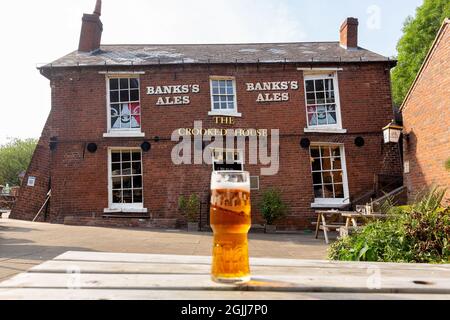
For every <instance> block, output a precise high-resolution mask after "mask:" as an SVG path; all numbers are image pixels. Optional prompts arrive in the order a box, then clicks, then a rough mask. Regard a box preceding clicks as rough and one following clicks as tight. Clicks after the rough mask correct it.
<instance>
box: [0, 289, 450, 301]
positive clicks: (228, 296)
mask: <svg viewBox="0 0 450 320" xmlns="http://www.w3.org/2000/svg"><path fill="white" fill-rule="evenodd" d="M61 299H63V300H191V301H192V300H230V301H233V300H318V299H321V300H323V299H326V300H349V299H351V300H391V299H395V300H398V299H407V300H427V299H433V300H450V295H441V294H433V295H430V294H377V293H356V294H354V293H326V292H325V293H321V292H306V293H303V292H287V293H286V292H252V291H194V290H193V291H176V290H154V291H151V290H104V289H97V290H89V289H80V290H68V289H41V288H40V289H0V300H61Z"/></svg>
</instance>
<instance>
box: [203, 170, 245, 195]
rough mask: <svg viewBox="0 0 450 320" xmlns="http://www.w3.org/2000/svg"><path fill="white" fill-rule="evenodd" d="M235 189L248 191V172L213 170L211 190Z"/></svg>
mask: <svg viewBox="0 0 450 320" xmlns="http://www.w3.org/2000/svg"><path fill="white" fill-rule="evenodd" d="M217 189H235V190H243V191H247V192H250V174H249V173H248V172H246V171H214V172H213V173H212V175H211V190H217Z"/></svg>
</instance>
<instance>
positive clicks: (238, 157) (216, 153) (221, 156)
mask: <svg viewBox="0 0 450 320" xmlns="http://www.w3.org/2000/svg"><path fill="white" fill-rule="evenodd" d="M212 162H213V170H214V171H221V170H230V171H243V170H244V159H243V152H242V150H227V149H214V150H213V155H212Z"/></svg>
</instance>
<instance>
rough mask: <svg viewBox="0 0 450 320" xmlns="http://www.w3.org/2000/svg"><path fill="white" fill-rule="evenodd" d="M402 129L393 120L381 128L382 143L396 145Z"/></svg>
mask: <svg viewBox="0 0 450 320" xmlns="http://www.w3.org/2000/svg"><path fill="white" fill-rule="evenodd" d="M402 130H403V127H402V126H400V125H398V124H396V122H395V121H394V120H392V121H391V123H389V124H388V125H387V126H386V127H384V128H383V137H384V143H398V141H399V140H400V135H401V134H402Z"/></svg>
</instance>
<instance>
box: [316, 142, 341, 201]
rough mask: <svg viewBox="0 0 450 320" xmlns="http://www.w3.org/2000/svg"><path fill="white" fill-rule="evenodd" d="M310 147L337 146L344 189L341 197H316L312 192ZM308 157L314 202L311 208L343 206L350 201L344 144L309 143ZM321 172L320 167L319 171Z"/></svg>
mask: <svg viewBox="0 0 450 320" xmlns="http://www.w3.org/2000/svg"><path fill="white" fill-rule="evenodd" d="M312 147H339V152H340V156H341V166H342V186H343V191H344V197H343V198H316V196H315V194H314V181H313V172H316V171H313V167H312V162H311V158H312V157H311V148H312ZM309 159H310V170H311V185H312V187H313V188H312V191H313V196H314V202H313V203H312V204H311V207H312V208H328V207H329V208H334V207H340V206H345V205H347V204H349V203H350V192H349V187H348V175H347V161H346V157H345V145H344V144H342V143H329V142H316V143H311V145H310V147H309ZM320 172H323V170H322V168H321V171H320Z"/></svg>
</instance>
